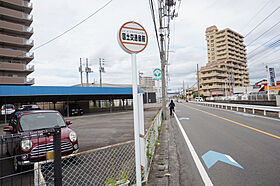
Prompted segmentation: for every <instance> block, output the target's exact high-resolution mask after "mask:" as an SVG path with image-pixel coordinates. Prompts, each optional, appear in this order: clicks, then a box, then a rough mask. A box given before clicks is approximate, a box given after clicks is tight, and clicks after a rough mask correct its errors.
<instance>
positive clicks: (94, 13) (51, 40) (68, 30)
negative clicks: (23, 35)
mask: <svg viewBox="0 0 280 186" xmlns="http://www.w3.org/2000/svg"><path fill="white" fill-rule="evenodd" d="M112 1H113V0H110V1H108V2H107V3H106V4H105V5H103V6H102V7H100V8H99V9H97V10H96V11H95V12H93V13H92V14H90V15H89V16H88V17H86V18H85V19H83V20H82V21H80V22H79V23H77V24H75V25H74V26H72V27H71V28H69V29H67V30H66V31H64V32H63V33H61V34H59V35H58V36H56V37H54V38H52V39H50V40H49V41H47V42H45V43H43V44H41V45H39V46H38V47H36V48H34V49H33V50H32V51H34V50H37V49H39V48H41V47H43V46H45V45H47V44H49V43H51V42H53V41H55V40H56V39H58V38H60V37H62V36H63V35H65V34H67V33H68V32H70V31H71V30H73V29H74V28H76V27H78V26H79V25H81V24H82V23H84V22H85V21H87V20H88V19H90V18H91V17H92V16H94V15H96V14H97V13H98V12H100V11H101V10H102V9H104V8H105V7H106V6H108V5H109V4H110V3H111V2H112Z"/></svg>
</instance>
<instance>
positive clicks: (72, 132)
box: [69, 131, 77, 142]
mask: <svg viewBox="0 0 280 186" xmlns="http://www.w3.org/2000/svg"><path fill="white" fill-rule="evenodd" d="M69 139H70V141H71V142H75V141H76V140H77V134H76V132H74V131H71V132H70V133H69Z"/></svg>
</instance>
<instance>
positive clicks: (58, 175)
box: [53, 126, 62, 186]
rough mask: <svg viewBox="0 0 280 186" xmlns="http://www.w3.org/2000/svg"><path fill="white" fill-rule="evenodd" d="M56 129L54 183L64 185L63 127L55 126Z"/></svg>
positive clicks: (59, 185) (54, 137)
mask: <svg viewBox="0 0 280 186" xmlns="http://www.w3.org/2000/svg"><path fill="white" fill-rule="evenodd" d="M54 131H55V132H54V136H53V143H54V185H55V186H62V167H61V129H60V127H59V126H55V128H54Z"/></svg>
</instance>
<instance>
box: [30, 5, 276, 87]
mask: <svg viewBox="0 0 280 186" xmlns="http://www.w3.org/2000/svg"><path fill="white" fill-rule="evenodd" d="M108 1H109V0H107V1H106V0H80V1H75V0H59V1H57V0H48V1H33V11H32V14H33V20H34V21H33V24H32V26H33V27H34V35H33V36H32V37H33V39H34V40H35V47H34V48H36V47H38V46H40V45H42V44H44V43H45V42H47V41H49V40H50V39H52V38H54V37H56V36H58V35H59V34H61V33H63V32H64V31H66V30H67V29H69V28H71V27H72V26H74V25H75V24H77V23H79V22H80V21H82V20H83V19H85V18H86V17H88V16H89V15H90V14H92V13H93V12H95V11H96V10H98V9H99V8H100V7H102V6H103V5H104V4H106V3H107V2H108ZM154 1H155V0H154ZM155 2H156V1H155ZM279 6H280V2H279V0H246V1H244V0H235V1H232V0H196V1H191V0H182V3H181V6H180V9H179V14H178V17H177V18H176V19H175V20H173V21H172V23H171V27H170V28H171V45H170V46H171V48H170V50H171V52H170V61H169V63H170V65H169V67H168V69H169V76H170V81H169V88H170V89H173V90H177V89H178V88H179V87H182V84H183V81H184V82H185V87H186V86H187V84H188V85H189V86H190V87H191V86H193V85H194V84H195V81H196V80H195V78H196V77H195V71H196V64H199V66H200V67H201V66H205V65H206V63H207V52H206V50H207V48H206V42H205V29H206V27H208V26H212V25H216V26H217V27H218V29H224V28H231V29H233V30H235V31H236V32H239V33H241V34H242V35H244V36H245V35H246V34H247V33H248V32H249V31H250V30H252V29H253V28H254V27H255V26H256V25H258V24H259V23H260V22H261V21H262V20H263V19H264V18H265V17H266V16H268V15H269V14H270V13H272V12H273V11H274V10H275V9H276V8H277V7H279ZM157 12H158V11H156V13H157ZM156 17H157V16H156ZM279 18H280V9H278V10H277V11H275V13H273V15H272V16H270V17H269V18H268V19H267V20H266V21H265V22H264V23H262V24H261V25H260V26H259V27H258V28H257V29H256V30H255V31H253V32H252V33H251V34H250V35H249V36H248V37H246V38H245V44H247V45H248V44H250V46H247V53H250V52H252V51H253V50H254V49H256V48H258V47H259V48H258V49H257V50H256V51H253V52H252V53H251V54H250V55H251V57H252V58H251V59H250V60H249V61H248V67H249V72H250V80H251V83H254V82H255V81H257V80H260V79H263V78H265V76H266V75H265V67H264V66H265V64H269V65H270V66H274V67H275V68H276V75H277V73H278V74H279V76H280V67H279V64H280V51H279V49H280V43H276V44H275V45H272V46H268V44H269V43H270V42H269V43H267V44H264V43H265V42H267V41H269V40H270V39H272V38H274V39H272V40H271V42H273V41H278V40H279V39H280V35H279V36H277V35H278V34H279V28H280V23H279V24H277V22H278V21H279V20H280V19H279ZM131 20H133V21H137V22H139V23H140V24H142V25H143V26H144V27H145V29H146V30H147V32H148V35H149V44H148V46H147V48H146V49H145V50H144V51H143V52H142V53H140V54H138V55H137V64H138V70H139V71H141V72H143V73H144V76H152V71H153V69H154V68H157V67H160V60H159V52H158V48H157V44H156V37H155V33H154V27H153V22H152V18H151V12H150V9H149V1H148V0H113V1H112V2H111V3H110V4H109V5H108V6H107V7H106V8H104V9H103V10H101V11H100V12H99V13H97V14H96V15H95V16H93V17H91V18H90V19H88V20H87V21H85V22H84V23H82V24H81V25H79V26H78V27H76V28H75V29H73V30H71V31H70V32H68V33H67V34H65V35H63V36H62V37H60V38H59V39H56V40H55V41H53V42H51V43H49V44H47V45H45V46H43V47H41V48H39V49H36V50H34V53H35V59H34V60H33V61H32V64H34V65H35V72H34V73H32V74H31V75H30V77H34V78H35V85H60V86H70V85H73V84H78V83H80V74H79V72H78V67H79V60H80V58H83V61H85V58H88V59H89V62H90V66H91V68H92V70H93V73H91V74H90V79H89V81H90V82H91V83H93V82H96V83H98V82H99V73H98V58H100V57H101V58H104V59H105V71H106V73H104V74H103V76H102V77H103V82H104V83H131V62H130V56H129V55H128V54H127V53H125V52H124V51H123V50H122V49H121V48H120V46H119V45H118V42H117V32H118V29H119V28H120V27H121V25H122V24H123V23H125V22H127V21H131ZM273 25H275V26H274V27H273V28H272V29H271V30H270V31H268V30H269V29H270V28H271V27H272V26H273ZM266 31H267V32H266ZM265 32H266V33H265ZM263 33H265V34H264V35H263V36H261V37H260V38H259V39H257V38H258V37H259V36H260V35H262V34H263ZM256 39H257V40H256ZM255 54H258V55H255ZM278 80H279V78H278ZM84 82H85V79H84Z"/></svg>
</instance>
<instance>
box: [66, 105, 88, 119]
mask: <svg viewBox="0 0 280 186" xmlns="http://www.w3.org/2000/svg"><path fill="white" fill-rule="evenodd" d="M64 114H65V116H67V106H66V108H65V110H64ZM83 114H84V110H83V109H82V108H81V107H80V105H78V104H76V103H70V104H69V116H81V115H83Z"/></svg>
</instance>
